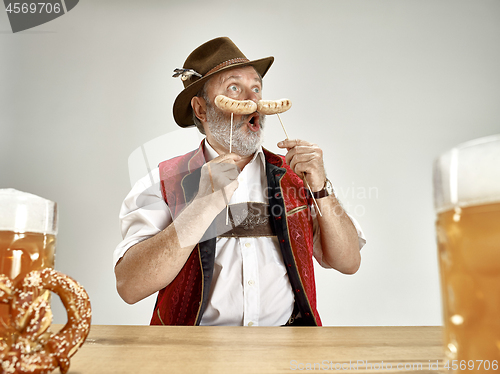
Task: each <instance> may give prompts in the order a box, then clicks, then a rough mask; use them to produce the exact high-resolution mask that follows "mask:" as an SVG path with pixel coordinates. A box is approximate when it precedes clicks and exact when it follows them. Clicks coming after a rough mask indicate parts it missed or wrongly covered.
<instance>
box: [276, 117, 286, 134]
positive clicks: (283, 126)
mask: <svg viewBox="0 0 500 374" xmlns="http://www.w3.org/2000/svg"><path fill="white" fill-rule="evenodd" d="M276 115H277V116H278V119H279V120H280V123H281V127H282V128H283V132H284V133H285V136H286V139H287V140H288V134H287V133H286V130H285V125H283V122H282V121H281V117H280V114H279V113H276Z"/></svg>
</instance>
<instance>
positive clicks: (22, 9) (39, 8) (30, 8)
mask: <svg viewBox="0 0 500 374" xmlns="http://www.w3.org/2000/svg"><path fill="white" fill-rule="evenodd" d="M5 10H6V11H7V13H16V14H18V13H25V14H26V13H60V12H61V4H59V3H55V4H52V3H9V5H8V6H7V8H6V9H5Z"/></svg>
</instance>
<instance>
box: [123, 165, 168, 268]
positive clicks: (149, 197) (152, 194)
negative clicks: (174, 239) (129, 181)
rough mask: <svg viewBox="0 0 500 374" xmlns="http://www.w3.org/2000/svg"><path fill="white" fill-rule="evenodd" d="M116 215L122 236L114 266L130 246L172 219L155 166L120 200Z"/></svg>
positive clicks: (162, 227) (155, 231)
mask: <svg viewBox="0 0 500 374" xmlns="http://www.w3.org/2000/svg"><path fill="white" fill-rule="evenodd" d="M119 219H120V229H121V234H122V237H123V240H122V241H121V242H120V244H118V246H117V247H116V249H115V251H114V253H113V260H114V265H115V266H116V264H117V263H118V261H119V260H120V258H122V257H123V255H124V254H125V252H127V250H128V249H129V248H130V247H132V246H133V245H134V244H137V243H139V242H141V241H143V240H146V239H148V238H150V237H152V236H154V235H156V234H158V233H159V232H160V231H162V230H163V229H165V228H166V227H167V226H168V225H169V224H170V223H171V222H172V215H171V213H170V209H169V208H168V205H167V204H166V203H165V200H163V196H162V194H161V190H160V175H159V169H158V168H156V169H153V170H152V171H151V172H150V173H149V174H148V175H146V176H145V177H143V178H141V179H140V180H138V181H137V183H136V184H135V185H134V187H133V188H132V190H131V191H130V193H129V194H128V195H127V197H126V198H125V200H124V201H123V203H122V206H121V209H120V216H119Z"/></svg>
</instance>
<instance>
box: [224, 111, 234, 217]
mask: <svg viewBox="0 0 500 374" xmlns="http://www.w3.org/2000/svg"><path fill="white" fill-rule="evenodd" d="M232 151H233V113H231V130H230V132H229V153H231V152H232ZM228 204H229V203H228ZM228 225H229V205H226V226H228Z"/></svg>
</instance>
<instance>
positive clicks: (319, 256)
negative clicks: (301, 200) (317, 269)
mask: <svg viewBox="0 0 500 374" xmlns="http://www.w3.org/2000/svg"><path fill="white" fill-rule="evenodd" d="M311 211H312V216H313V255H314V258H315V259H316V261H318V263H319V264H320V265H321V266H322V267H324V268H326V269H331V268H332V267H331V266H330V265H328V264H327V263H325V262H324V261H323V247H322V246H321V231H320V227H319V222H318V218H317V213H316V210H315V207H314V206H312V207H311ZM346 214H347V216H348V217H349V219H350V220H351V222H352V224H353V225H354V227H355V228H356V232H357V233H358V245H359V250H361V248H363V246H364V245H365V244H366V238H365V234H364V233H363V230H362V229H361V226H360V225H359V223H358V221H357V220H356V219H355V218H354V217H352V216H351V215H350V214H349V213H347V212H346Z"/></svg>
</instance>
